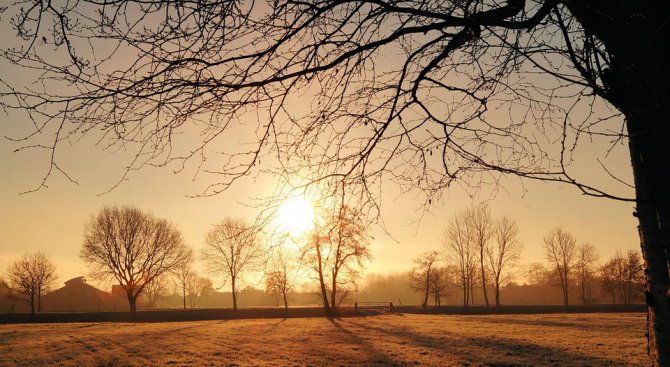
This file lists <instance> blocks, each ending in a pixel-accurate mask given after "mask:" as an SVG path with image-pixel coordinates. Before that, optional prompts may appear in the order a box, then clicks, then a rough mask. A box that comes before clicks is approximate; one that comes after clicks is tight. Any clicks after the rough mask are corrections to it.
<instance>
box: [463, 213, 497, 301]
mask: <svg viewBox="0 0 670 367" xmlns="http://www.w3.org/2000/svg"><path fill="white" fill-rule="evenodd" d="M466 213H467V214H466V218H467V225H468V227H470V233H471V235H472V241H473V243H474V245H475V248H476V249H477V256H478V262H479V277H480V278H481V281H482V292H483V293H484V302H485V303H486V307H489V296H488V292H487V291H486V288H487V285H488V282H487V281H486V277H487V273H488V269H487V267H486V254H487V253H488V252H489V251H490V247H491V243H490V242H491V238H492V237H493V231H494V229H493V225H494V221H493V218H492V217H491V210H490V209H489V206H488V204H479V205H478V206H476V207H473V208H470V209H468V210H467V211H466ZM471 294H474V292H471Z"/></svg>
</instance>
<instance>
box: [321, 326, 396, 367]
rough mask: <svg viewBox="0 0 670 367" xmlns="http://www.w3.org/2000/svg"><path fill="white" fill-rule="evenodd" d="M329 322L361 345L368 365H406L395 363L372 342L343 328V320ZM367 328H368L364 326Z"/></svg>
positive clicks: (350, 339) (351, 340)
mask: <svg viewBox="0 0 670 367" xmlns="http://www.w3.org/2000/svg"><path fill="white" fill-rule="evenodd" d="M328 321H330V323H331V324H333V326H335V328H336V329H337V330H339V331H340V332H341V333H343V334H345V335H346V336H347V337H348V339H349V341H350V342H352V343H354V344H357V345H359V346H360V347H361V348H363V349H364V351H365V353H366V354H367V355H368V361H366V362H365V364H366V365H370V364H380V365H384V366H404V365H406V363H403V362H400V361H394V360H392V359H390V358H389V355H387V354H386V353H382V352H381V351H379V350H378V349H377V348H375V347H374V346H373V345H372V344H371V343H370V342H368V341H367V340H365V339H364V338H362V337H360V336H359V335H358V334H356V333H354V332H352V331H351V330H348V329H347V328H345V327H343V326H342V325H340V324H341V323H342V320H341V319H333V318H329V319H328ZM362 327H363V328H365V327H366V326H362Z"/></svg>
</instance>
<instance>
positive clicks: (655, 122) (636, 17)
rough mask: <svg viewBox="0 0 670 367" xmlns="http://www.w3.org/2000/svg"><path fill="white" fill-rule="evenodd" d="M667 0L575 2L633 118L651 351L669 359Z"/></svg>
mask: <svg viewBox="0 0 670 367" xmlns="http://www.w3.org/2000/svg"><path fill="white" fill-rule="evenodd" d="M669 8H670V6H669V4H668V2H667V1H626V2H614V1H609V0H589V1H569V2H568V9H569V10H570V12H572V13H573V14H574V15H575V17H576V18H577V20H578V21H579V22H580V23H581V24H582V26H583V27H584V28H585V29H586V30H587V31H588V32H589V33H590V34H592V35H594V36H595V37H597V38H598V39H599V40H600V41H601V42H603V44H604V45H605V46H606V48H607V51H608V53H609V55H610V57H611V61H610V67H609V69H607V70H606V71H605V72H604V73H603V75H602V79H603V82H604V84H605V87H606V92H605V93H603V94H604V97H605V98H606V99H607V100H609V101H610V102H611V103H612V104H614V105H615V106H616V107H617V108H618V109H619V110H620V111H621V112H623V113H624V115H625V118H626V127H627V129H628V142H629V149H630V156H631V164H632V167H633V178H634V181H635V199H636V212H635V215H636V216H637V218H638V221H639V226H638V232H639V234H640V245H641V247H642V255H643V257H644V262H645V267H646V271H645V274H646V280H647V284H646V289H645V299H646V303H647V306H648V325H647V329H648V341H649V356H650V359H651V364H652V365H654V366H669V365H670V298H669V295H668V291H669V289H670V288H669V287H670V279H669V274H668V262H669V261H670V141H669V139H670V74H669V73H668V70H669V69H670V47H669V46H670V44H669V43H668V38H669V36H670V28H669V27H668V26H667V23H668V21H667V17H668V11H669V10H670V9H669Z"/></svg>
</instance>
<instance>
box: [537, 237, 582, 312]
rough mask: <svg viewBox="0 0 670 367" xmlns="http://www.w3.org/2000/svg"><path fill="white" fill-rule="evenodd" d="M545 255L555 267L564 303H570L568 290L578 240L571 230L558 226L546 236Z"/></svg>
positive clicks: (575, 258)
mask: <svg viewBox="0 0 670 367" xmlns="http://www.w3.org/2000/svg"><path fill="white" fill-rule="evenodd" d="M544 255H545V257H546V258H547V261H549V262H550V263H551V266H552V267H553V271H554V275H555V276H556V277H558V280H559V282H560V284H561V290H562V291H563V304H564V305H566V306H567V305H568V303H569V300H568V291H569V288H570V279H571V276H572V271H573V270H574V267H575V261H576V260H577V240H576V239H575V237H574V236H573V235H572V234H570V233H569V232H566V231H564V230H563V229H562V228H560V227H557V228H554V229H552V230H551V231H550V232H549V234H547V235H546V236H545V237H544Z"/></svg>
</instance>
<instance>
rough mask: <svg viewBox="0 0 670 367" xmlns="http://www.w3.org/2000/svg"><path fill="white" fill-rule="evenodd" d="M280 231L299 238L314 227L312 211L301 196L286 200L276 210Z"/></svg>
mask: <svg viewBox="0 0 670 367" xmlns="http://www.w3.org/2000/svg"><path fill="white" fill-rule="evenodd" d="M278 214H279V222H280V225H281V227H282V229H283V230H284V231H286V232H288V233H289V234H290V235H291V236H300V235H302V234H303V233H305V232H308V231H310V230H311V229H312V228H313V227H314V209H313V208H312V206H311V205H310V204H309V202H307V200H305V198H303V197H301V196H294V197H291V198H288V199H286V200H285V201H284V202H283V203H282V204H281V205H280V206H279V210H278Z"/></svg>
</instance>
